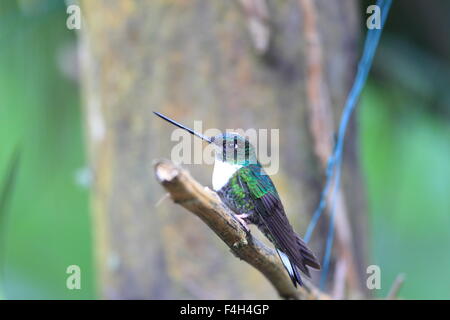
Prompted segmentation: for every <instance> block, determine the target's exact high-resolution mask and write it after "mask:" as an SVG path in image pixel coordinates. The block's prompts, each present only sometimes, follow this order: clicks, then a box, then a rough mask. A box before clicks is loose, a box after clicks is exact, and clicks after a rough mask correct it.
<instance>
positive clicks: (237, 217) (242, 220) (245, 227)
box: [235, 215, 250, 234]
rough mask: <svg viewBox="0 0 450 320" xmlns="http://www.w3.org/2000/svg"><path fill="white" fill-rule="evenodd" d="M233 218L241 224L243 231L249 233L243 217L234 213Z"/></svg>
mask: <svg viewBox="0 0 450 320" xmlns="http://www.w3.org/2000/svg"><path fill="white" fill-rule="evenodd" d="M235 218H236V220H237V221H239V222H240V224H241V225H242V227H244V230H245V232H246V233H247V234H249V233H250V228H249V227H248V224H247V222H245V220H244V218H245V217H240V216H238V215H235Z"/></svg>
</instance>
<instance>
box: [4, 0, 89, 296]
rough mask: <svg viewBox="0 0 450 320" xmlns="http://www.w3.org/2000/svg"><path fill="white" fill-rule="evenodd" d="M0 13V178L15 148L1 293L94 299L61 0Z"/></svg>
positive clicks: (12, 4) (69, 35)
mask: <svg viewBox="0 0 450 320" xmlns="http://www.w3.org/2000/svg"><path fill="white" fill-rule="evenodd" d="M0 17H1V18H0V30H1V32H0V41H1V43H2V45H1V49H0V145H1V148H0V177H5V174H6V173H5V172H6V170H7V169H8V162H9V160H10V159H11V156H12V154H13V152H14V150H15V148H16V147H17V146H20V152H21V161H20V165H19V169H18V176H17V179H16V183H15V189H14V192H13V194H12V197H11V201H10V203H9V205H8V208H6V210H5V212H2V214H3V215H6V216H7V219H3V220H2V221H6V222H7V225H6V226H3V228H1V230H2V232H4V233H5V234H4V235H3V236H2V237H1V239H2V241H3V242H4V243H2V248H5V250H4V252H2V255H1V257H2V261H1V263H2V266H3V272H2V273H3V276H2V277H1V279H0V280H1V283H0V285H1V288H2V292H3V295H4V296H5V297H6V298H31V299H33V298H44V299H46V298H75V299H76V298H92V297H93V296H94V290H93V276H92V270H93V269H92V258H91V236H90V223H89V216H88V201H87V200H88V192H87V190H85V189H83V187H81V186H79V185H77V184H76V172H77V170H78V169H79V168H82V167H83V166H85V153H84V150H83V144H82V128H81V112H80V111H81V108H80V98H79V90H78V86H77V85H76V83H74V82H73V81H72V80H70V79H68V78H67V77H66V76H65V75H64V74H62V72H61V69H62V68H61V61H63V62H62V63H64V59H65V56H64V53H65V52H66V51H67V50H65V48H70V46H73V45H74V42H75V40H76V38H75V35H74V33H73V32H71V31H69V30H67V28H66V27H65V23H66V17H67V16H66V13H65V5H64V2H62V1H20V2H16V1H9V0H8V1H1V3H0ZM2 179H3V178H2ZM72 264H77V265H79V266H80V267H81V271H82V289H81V290H73V291H71V290H68V289H67V288H66V278H67V276H68V275H67V274H66V268H67V267H68V266H69V265H72Z"/></svg>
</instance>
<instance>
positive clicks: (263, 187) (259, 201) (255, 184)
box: [238, 165, 320, 275]
mask: <svg viewBox="0 0 450 320" xmlns="http://www.w3.org/2000/svg"><path fill="white" fill-rule="evenodd" d="M238 178H239V180H240V183H241V184H245V186H246V187H247V189H248V192H249V194H250V196H251V197H252V199H253V200H254V203H255V211H256V212H257V214H258V215H259V216H260V217H261V219H262V221H263V222H264V224H265V225H266V227H267V229H268V230H269V232H270V234H271V236H272V237H273V240H274V242H275V243H276V245H278V246H279V249H281V251H283V252H284V253H286V255H287V256H288V257H289V259H291V261H293V263H294V264H295V265H296V266H297V267H299V268H300V270H302V271H303V272H304V273H305V274H307V275H309V271H308V269H307V268H306V265H308V266H311V267H313V268H316V269H320V264H319V263H318V261H317V259H316V257H315V256H314V254H313V253H312V252H311V250H309V248H308V247H307V246H306V244H305V243H304V242H303V240H302V239H301V238H300V237H299V236H298V235H297V234H296V233H295V232H294V230H293V228H292V226H291V225H290V223H289V221H288V218H287V216H286V214H285V212H284V208H283V204H282V203H281V200H280V197H279V196H278V192H277V190H276V189H275V186H274V185H273V183H272V180H271V179H270V177H269V176H268V175H267V174H266V173H265V172H264V171H263V169H262V167H261V166H259V165H248V166H246V167H243V168H241V169H240V170H239V172H238Z"/></svg>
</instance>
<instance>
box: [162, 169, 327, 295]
mask: <svg viewBox="0 0 450 320" xmlns="http://www.w3.org/2000/svg"><path fill="white" fill-rule="evenodd" d="M155 175H156V179H157V180H158V182H159V183H161V185H162V186H163V187H164V188H165V189H166V190H167V191H168V192H169V193H170V196H171V198H172V200H173V201H174V202H175V203H177V204H179V205H181V206H182V207H184V208H185V209H187V210H189V211H190V212H192V213H194V214H195V215H196V216H198V217H199V218H200V219H202V221H203V222H205V223H206V224H207V225H208V227H209V228H210V229H211V230H213V231H214V232H215V233H216V234H217V235H218V236H219V238H220V239H222V241H223V242H225V244H226V245H227V246H228V247H229V248H230V249H231V251H232V252H233V254H234V255H235V256H236V257H237V258H239V259H241V260H244V261H246V262H247V263H249V264H250V265H252V266H253V267H255V268H256V269H257V270H259V271H260V272H261V273H262V274H263V275H264V276H265V277H266V278H267V280H269V281H270V283H271V284H272V285H273V286H274V287H275V289H276V290H277V292H278V294H279V295H280V296H281V297H282V298H284V299H309V300H316V299H330V298H329V296H328V295H326V294H324V293H322V292H320V291H319V290H318V289H317V288H315V287H314V286H313V285H312V284H311V283H310V282H309V281H307V279H305V281H304V282H305V285H304V286H303V287H301V288H298V289H295V288H294V286H293V285H292V282H291V279H290V278H289V276H288V274H287V272H286V270H285V269H284V267H283V265H282V264H281V262H280V259H279V258H278V256H277V255H276V253H275V251H274V250H272V249H271V248H269V247H267V246H265V245H264V244H263V243H262V242H260V241H259V240H257V239H256V238H254V237H253V236H252V235H251V234H250V233H249V234H247V232H246V231H245V230H244V228H243V226H242V225H241V224H240V223H239V222H238V221H237V220H236V219H235V218H234V216H233V214H232V212H231V211H230V209H228V208H227V207H226V206H225V205H224V204H223V203H222V201H221V200H220V198H219V197H218V196H217V194H216V193H215V192H213V191H212V190H210V189H209V188H207V187H203V186H202V185H200V184H199V183H198V182H197V181H195V180H194V179H193V178H192V177H191V175H190V174H189V173H188V172H187V171H186V170H184V169H182V168H180V167H177V166H175V165H174V164H173V163H172V162H170V161H168V160H161V161H158V162H157V163H156V164H155Z"/></svg>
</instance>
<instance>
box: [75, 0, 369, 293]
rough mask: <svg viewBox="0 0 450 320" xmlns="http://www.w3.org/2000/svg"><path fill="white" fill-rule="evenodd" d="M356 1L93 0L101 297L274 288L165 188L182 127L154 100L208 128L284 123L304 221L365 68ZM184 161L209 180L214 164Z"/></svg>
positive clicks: (321, 232)
mask: <svg viewBox="0 0 450 320" xmlns="http://www.w3.org/2000/svg"><path fill="white" fill-rule="evenodd" d="M357 9H358V8H357V1H355V0H345V1H327V0H320V1H319V0H314V1H312V0H299V1H265V0H241V1H200V0H184V1H175V0H174V1H150V0H149V1H137V0H136V1H131V0H130V1H119V0H115V1H112V0H108V1H106V0H102V1H100V0H99V1H83V2H82V14H83V21H82V30H81V31H82V32H81V34H80V48H81V51H80V52H81V55H80V57H81V64H82V70H83V86H84V88H83V89H84V96H85V106H86V107H85V111H86V112H85V115H86V117H85V119H86V128H87V141H88V146H89V151H90V152H89V154H90V164H91V168H92V170H93V177H94V182H93V187H92V212H93V221H94V234H95V238H96V252H97V262H98V278H99V289H100V297H102V298H118V299H122V298H125V299H129V298H139V299H147V298H148V299H155V298H156V299H158V298H175V299H176V298H194V299H195V298H198V299H203V298H213V299H214V298H222V299H228V298H234V299H252V298H275V297H276V293H275V291H274V290H273V289H272V288H271V286H270V284H269V283H268V282H267V281H265V280H264V278H263V276H262V275H261V274H259V273H258V272H257V271H256V270H254V269H253V268H252V267H251V266H249V265H247V264H245V263H243V262H241V261H239V260H237V259H236V258H235V257H234V256H233V255H232V254H230V252H229V251H228V250H227V248H226V247H225V245H224V244H223V243H222V242H221V241H220V240H219V239H216V237H215V236H214V234H213V233H212V232H211V231H210V230H209V229H208V228H207V227H206V226H205V225H203V224H202V223H199V221H198V219H196V217H194V216H192V215H191V214H189V213H186V212H184V211H183V210H182V209H180V208H179V207H177V206H175V205H174V204H173V203H171V202H170V201H164V200H162V201H159V200H160V199H161V198H163V197H164V191H163V189H162V188H161V187H160V186H159V185H158V183H157V182H156V181H155V179H154V176H153V171H152V164H153V162H154V160H155V159H158V158H169V157H170V155H171V148H172V147H173V146H174V145H175V143H174V142H173V141H171V132H172V130H173V127H171V126H170V125H168V124H167V123H165V122H164V121H162V120H161V119H159V118H157V117H155V116H154V115H153V114H152V111H160V112H162V113H164V114H166V115H168V116H170V117H172V118H173V119H176V120H177V121H180V122H182V123H184V124H186V125H188V126H192V125H193V121H194V120H202V121H203V129H204V130H205V129H207V128H219V129H221V130H225V129H235V128H244V129H247V128H265V129H280V133H279V134H280V141H279V150H280V170H279V172H278V173H277V174H275V175H273V177H272V178H273V180H274V182H275V184H276V186H277V188H278V191H279V193H280V195H281V198H282V200H283V203H284V205H285V208H286V211H287V214H288V216H289V218H290V220H291V222H292V223H293V225H294V228H295V229H296V230H297V231H300V232H299V233H300V234H304V230H305V228H306V226H307V224H308V222H309V220H310V217H311V214H312V212H313V211H314V209H315V207H316V206H317V204H318V199H319V195H320V191H321V188H322V186H323V183H324V166H325V163H324V162H325V160H324V159H325V158H326V157H327V156H328V155H329V153H330V152H331V149H332V147H333V133H334V132H335V131H336V128H337V123H338V120H339V116H340V110H341V107H342V106H343V104H344V100H345V98H346V95H347V93H348V91H349V88H350V86H351V82H352V80H353V77H354V74H355V69H356V59H357V57H358V46H357V44H358V42H357V40H358V35H359V31H358V30H359V24H358V10H357ZM353 129H354V128H353ZM356 135H357V131H356V130H352V131H351V133H350V134H349V136H348V140H346V143H347V146H346V152H347V153H346V158H345V165H344V188H343V189H344V191H343V192H344V193H345V194H343V199H345V200H343V204H344V206H343V209H342V210H344V218H345V214H347V221H352V224H351V229H352V230H353V239H352V243H351V246H352V248H351V250H350V251H351V252H352V253H353V254H354V257H353V260H354V263H355V266H356V269H357V270H354V271H355V272H356V273H357V274H358V276H357V278H358V281H356V283H357V284H356V287H357V286H360V284H361V283H363V282H362V276H363V273H362V270H365V260H366V259H365V257H364V255H365V252H366V248H365V246H366V239H365V237H366V233H365V232H363V231H365V230H366V226H365V224H366V216H365V211H364V200H363V195H362V193H361V192H360V191H359V190H361V180H360V175H359V173H358V172H359V162H358V159H357V158H358V157H357V147H356ZM185 167H186V168H187V169H189V170H190V171H191V174H192V175H193V176H194V177H195V178H196V179H198V180H199V181H200V182H202V183H203V184H205V185H211V172H212V167H211V166H210V165H185ZM345 195H351V196H348V197H345ZM327 228H328V218H327V216H326V215H325V216H324V217H322V219H321V223H320V224H319V227H318V229H317V230H316V232H315V233H314V235H313V239H312V243H311V246H312V247H313V249H314V251H315V252H317V253H318V256H319V257H321V256H322V254H323V247H324V242H325V237H326V234H327ZM355 230H357V231H358V232H355ZM338 237H339V235H337V238H338ZM337 241H338V242H339V239H338V240H337ZM353 243H357V244H358V246H357V247H356V246H354V245H353ZM353 247H354V248H353ZM335 248H336V252H337V253H339V252H340V250H342V248H339V245H338V244H337V245H336V246H335ZM320 260H321V258H320ZM347 269H348V268H347ZM348 270H350V269H348ZM349 272H350V271H349ZM317 274H318V273H317ZM315 277H317V276H315ZM353 277H355V275H353ZM332 278H333V277H331V279H332ZM364 283H365V282H364ZM330 285H331V283H330ZM348 285H349V286H350V289H352V284H351V281H349V282H348ZM353 289H355V288H353ZM355 290H356V289H355Z"/></svg>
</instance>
